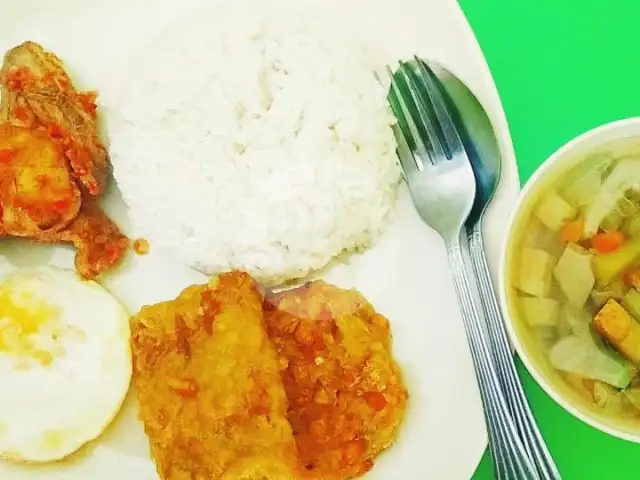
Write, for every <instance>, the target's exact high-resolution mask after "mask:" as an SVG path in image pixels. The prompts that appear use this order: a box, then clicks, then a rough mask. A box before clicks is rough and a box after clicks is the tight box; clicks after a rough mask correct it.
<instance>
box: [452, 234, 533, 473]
mask: <svg viewBox="0 0 640 480" xmlns="http://www.w3.org/2000/svg"><path fill="white" fill-rule="evenodd" d="M464 243H465V244H466V238H464ZM465 250H466V248H465V249H463V248H462V245H461V242H460V240H454V241H451V242H449V243H448V244H447V255H448V258H449V266H450V269H451V274H452V277H453V284H454V287H455V290H456V294H457V296H458V303H459V305H460V310H461V313H462V319H463V323H464V327H465V330H466V333H467V340H468V342H469V349H470V351H471V357H472V359H473V365H474V367H475V370H476V378H477V379H478V386H479V389H480V396H481V398H482V403H483V405H484V414H485V419H486V422H487V430H488V433H489V445H490V448H491V451H492V453H493V459H494V469H495V474H496V479H497V480H516V479H517V480H542V479H541V478H540V476H539V475H538V473H537V471H536V469H535V467H534V465H533V463H532V459H531V456H530V455H528V453H527V451H526V449H525V448H524V445H523V442H522V439H521V437H520V435H519V434H518V427H517V425H516V424H515V422H514V419H513V416H512V415H511V412H510V411H509V406H508V402H507V399H506V398H505V397H506V395H505V391H504V390H503V389H502V388H501V387H500V381H499V379H498V374H497V372H496V366H495V364H494V360H493V358H492V355H491V345H490V342H489V340H488V338H487V332H486V328H485V326H484V322H483V321H482V318H484V312H483V311H482V309H481V308H479V305H478V304H477V296H478V293H477V286H476V284H475V282H473V280H474V277H473V276H470V275H469V274H468V273H469V270H468V268H467V265H468V263H467V258H466V257H468V251H466V252H465ZM465 253H467V255H466V256H465Z"/></svg>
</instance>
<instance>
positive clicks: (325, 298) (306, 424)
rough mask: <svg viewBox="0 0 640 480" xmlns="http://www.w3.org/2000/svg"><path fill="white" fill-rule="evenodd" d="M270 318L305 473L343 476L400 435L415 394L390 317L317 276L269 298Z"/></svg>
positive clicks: (366, 464)
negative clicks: (394, 347) (397, 357)
mask: <svg viewBox="0 0 640 480" xmlns="http://www.w3.org/2000/svg"><path fill="white" fill-rule="evenodd" d="M265 322H266V324H267V330H268V333H269V338H270V339H271V341H272V342H273V344H274V345H275V347H276V350H277V351H278V354H279V356H280V360H281V362H282V363H283V365H284V367H285V368H284V370H283V372H282V380H283V383H284V388H285V392H286V394H287V398H288V400H289V405H290V406H289V411H288V414H287V417H288V419H289V422H290V423H291V426H292V428H293V434H294V437H295V439H296V444H297V447H298V454H299V458H300V461H301V464H302V466H303V467H304V469H305V470H306V475H305V477H307V478H313V479H321V480H334V479H335V480H343V479H347V478H352V477H355V476H358V475H360V474H362V473H364V472H366V471H368V470H370V469H371V468H372V466H373V461H374V458H375V457H376V455H378V454H379V453H380V452H381V451H382V450H384V449H385V448H387V447H388V446H389V445H390V444H391V443H392V442H393V441H394V439H395V437H396V435H397V430H398V427H399V425H400V423H401V421H402V419H403V417H404V413H405V410H406V406H407V399H408V393H407V390H406V388H405V386H404V384H403V381H402V377H401V374H400V371H399V368H398V366H397V365H396V363H395V361H394V360H393V358H392V356H391V346H390V343H391V341H390V338H391V335H390V330H389V323H388V321H387V319H386V318H384V317H383V316H381V315H378V314H377V313H376V312H375V311H374V309H373V307H372V306H371V305H370V304H369V303H368V302H367V301H366V300H365V299H364V298H363V297H362V296H361V295H360V294H359V293H358V292H355V291H344V290H341V289H339V288H336V287H333V286H330V285H327V284H326V283H324V282H314V283H311V284H308V285H306V286H304V287H301V288H298V289H296V290H291V291H288V292H284V293H281V294H278V295H275V296H272V297H271V298H268V299H267V300H266V301H265Z"/></svg>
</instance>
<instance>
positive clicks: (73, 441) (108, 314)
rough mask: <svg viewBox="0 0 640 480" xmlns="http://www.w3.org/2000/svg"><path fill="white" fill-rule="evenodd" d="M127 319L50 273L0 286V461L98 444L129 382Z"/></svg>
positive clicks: (99, 293)
mask: <svg viewBox="0 0 640 480" xmlns="http://www.w3.org/2000/svg"><path fill="white" fill-rule="evenodd" d="M129 337H130V332H129V316H128V314H127V312H126V311H125V310H124V308H123V307H122V306H121V305H120V303H119V302H118V301H117V300H116V299H115V298H113V297H112V296H111V295H110V294H109V293H108V292H107V291H106V290H104V289H103V288H102V287H101V286H100V285H98V284H97V283H95V282H88V281H84V280H82V279H80V278H79V277H78V276H77V275H76V273H75V272H73V271H71V270H63V269H57V268H53V267H41V268H36V269H28V270H20V271H17V272H14V273H11V274H10V275H9V276H7V277H5V279H4V282H2V283H1V284H0V379H2V386H0V458H4V459H6V460H10V461H16V462H28V463H40V462H49V461H55V460H60V459H62V458H64V457H67V456H69V455H71V454H72V453H74V452H76V451H77V450H78V449H80V447H82V446H83V445H85V444H86V443H88V442H90V441H92V440H94V439H96V438H98V437H99V436H100V435H101V434H102V433H103V432H104V431H105V429H106V428H107V427H108V426H109V424H110V423H111V422H112V421H113V419H114V418H115V417H116V415H117V413H118V412H119V410H120V408H121V406H122V403H123V402H124V399H125V397H126V394H127V391H128V390H129V385H130V382H131V372H132V363H131V350H130V345H129Z"/></svg>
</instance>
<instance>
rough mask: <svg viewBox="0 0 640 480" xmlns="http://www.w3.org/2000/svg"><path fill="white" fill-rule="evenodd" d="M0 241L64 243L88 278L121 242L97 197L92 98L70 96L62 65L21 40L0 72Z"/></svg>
mask: <svg viewBox="0 0 640 480" xmlns="http://www.w3.org/2000/svg"><path fill="white" fill-rule="evenodd" d="M0 89H1V94H2V97H1V101H0V236H1V235H11V236H20V237H29V238H33V239H35V240H37V241H40V242H48V243H51V242H69V243H72V244H74V246H76V248H77V249H78V255H77V257H76V267H77V269H78V271H79V272H80V274H81V275H82V276H84V277H85V278H93V277H95V276H96V275H98V274H100V273H102V272H103V271H105V270H106V269H108V268H110V267H111V266H113V265H114V264H115V263H117V262H118V260H120V258H121V257H122V255H123V253H124V251H125V250H126V248H127V246H128V244H129V242H128V239H127V238H126V237H125V236H124V235H123V234H122V233H121V232H120V230H119V229H118V227H117V226H116V225H115V224H114V223H113V222H112V221H111V220H110V219H109V218H108V217H107V216H106V215H105V214H104V213H103V212H102V210H101V209H100V207H99V206H98V204H97V198H98V197H99V196H100V195H101V194H102V193H103V191H104V189H105V186H106V182H107V178H108V176H109V174H110V163H109V157H108V155H107V151H106V149H105V148H104V146H103V144H102V143H101V142H100V139H99V138H98V124H97V107H96V103H95V98H96V94H95V93H93V92H89V93H79V92H77V91H76V90H75V89H74V87H73V85H72V83H71V80H70V78H69V77H68V75H67V74H66V72H65V71H64V69H63V66H62V62H61V61H60V60H59V59H58V58H57V57H56V56H55V55H53V54H52V53H49V52H45V51H44V50H43V49H42V47H40V46H39V45H37V44H35V43H32V42H27V43H24V44H23V45H20V46H18V47H16V48H14V49H12V50H11V51H9V52H8V53H7V55H6V56H5V60H4V64H3V67H2V70H1V71H0Z"/></svg>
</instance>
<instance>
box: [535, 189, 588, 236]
mask: <svg viewBox="0 0 640 480" xmlns="http://www.w3.org/2000/svg"><path fill="white" fill-rule="evenodd" d="M535 216H536V218H537V219H538V220H540V221H541V222H542V223H543V224H544V225H545V226H546V227H547V228H548V229H549V230H551V231H552V232H559V231H560V230H561V229H562V227H563V226H564V225H565V224H566V223H567V222H568V221H569V220H573V219H574V218H576V217H577V216H578V209H577V208H575V207H574V206H573V205H571V204H570V203H569V202H567V201H566V200H565V199H564V198H562V197H561V196H560V195H558V194H557V193H556V192H550V193H548V194H547V195H545V198H544V200H542V203H540V205H539V206H538V208H537V209H536V211H535Z"/></svg>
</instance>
